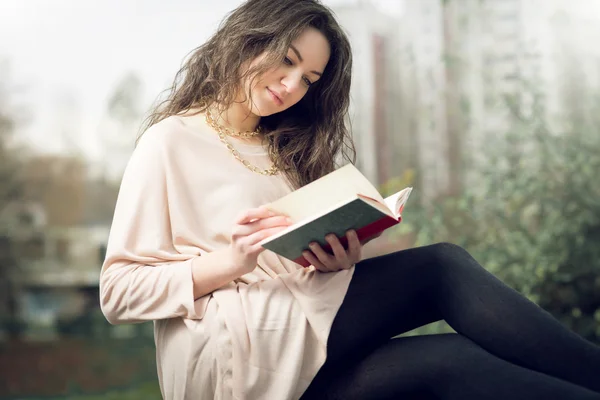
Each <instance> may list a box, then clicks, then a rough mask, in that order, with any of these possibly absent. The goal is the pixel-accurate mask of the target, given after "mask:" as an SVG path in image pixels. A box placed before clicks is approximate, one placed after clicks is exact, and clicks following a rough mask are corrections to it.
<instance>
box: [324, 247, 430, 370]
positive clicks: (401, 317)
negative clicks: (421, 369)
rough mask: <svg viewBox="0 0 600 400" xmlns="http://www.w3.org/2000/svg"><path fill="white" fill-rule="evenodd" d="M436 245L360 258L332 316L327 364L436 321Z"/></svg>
mask: <svg viewBox="0 0 600 400" xmlns="http://www.w3.org/2000/svg"><path fill="white" fill-rule="evenodd" d="M432 249H433V247H432V246H425V247H420V248H414V249H409V250H404V251H399V252H395V253H392V254H388V255H385V256H381V257H376V258H372V259H368V260H364V261H361V262H360V263H358V264H357V265H356V270H355V271H354V275H353V277H352V281H351V282H350V286H349V287H348V292H347V294H346V297H345V298H344V301H343V303H342V305H341V307H340V309H339V311H338V313H337V315H336V317H335V319H334V321H333V324H332V327H331V332H330V334H329V339H328V350H327V360H328V363H329V364H335V363H344V362H347V361H350V360H349V358H360V357H362V356H364V355H366V354H368V353H370V352H371V351H372V350H373V349H375V348H377V347H379V346H380V345H381V344H383V343H385V342H386V341H388V340H389V339H390V338H392V337H394V336H396V335H399V334H402V333H404V332H407V331H410V330H412V329H414V328H417V327H419V326H422V325H425V324H428V323H431V322H434V321H438V320H439V319H441V316H440V313H439V311H438V309H437V307H436V306H435V302H434V299H433V296H432V292H433V291H434V290H435V281H436V280H435V279H434V277H433V276H432V275H433V274H434V273H435V272H434V270H435V269H434V268H432V267H431V265H432V263H434V262H435V260H434V259H433V257H432Z"/></svg>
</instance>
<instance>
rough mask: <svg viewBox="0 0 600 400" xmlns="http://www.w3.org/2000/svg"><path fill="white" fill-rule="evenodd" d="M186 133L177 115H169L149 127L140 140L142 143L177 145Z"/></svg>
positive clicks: (139, 142) (140, 143)
mask: <svg viewBox="0 0 600 400" xmlns="http://www.w3.org/2000/svg"><path fill="white" fill-rule="evenodd" d="M183 133H184V126H182V125H181V123H180V122H179V121H178V120H177V118H176V116H174V115H171V116H168V117H166V118H164V119H162V120H160V121H158V122H156V123H155V124H153V125H151V126H150V127H149V128H147V129H146V130H145V131H144V132H143V134H142V135H141V137H140V138H139V140H138V144H139V145H142V144H145V143H147V145H150V144H153V145H175V144H177V142H178V139H179V138H181V136H182V134H183Z"/></svg>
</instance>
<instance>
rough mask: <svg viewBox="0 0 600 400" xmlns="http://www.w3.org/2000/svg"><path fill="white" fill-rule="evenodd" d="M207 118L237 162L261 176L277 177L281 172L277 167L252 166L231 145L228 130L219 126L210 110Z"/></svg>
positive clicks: (206, 115) (207, 112) (207, 121)
mask: <svg viewBox="0 0 600 400" xmlns="http://www.w3.org/2000/svg"><path fill="white" fill-rule="evenodd" d="M205 117H206V123H207V124H208V125H209V126H210V127H212V128H213V129H214V130H215V131H217V134H218V135H219V139H220V140H221V142H223V144H224V145H225V146H226V147H227V148H228V149H229V151H230V152H231V154H233V157H235V159H236V160H238V161H239V162H241V163H242V164H244V166H245V167H246V168H248V169H249V170H250V171H252V172H256V173H258V174H261V175H267V176H270V175H276V174H277V173H278V172H279V170H278V168H277V167H276V166H274V165H273V166H272V167H271V168H268V169H260V168H258V167H256V166H254V165H252V164H250V163H249V162H248V161H247V160H244V159H243V158H242V157H241V156H240V153H239V152H238V151H237V150H236V149H235V148H234V147H233V146H232V145H231V143H229V142H228V141H227V139H225V132H224V130H225V129H226V128H225V127H223V126H221V125H220V124H218V123H217V122H216V121H215V120H214V119H213V118H212V116H211V115H210V112H209V111H208V110H206V113H205Z"/></svg>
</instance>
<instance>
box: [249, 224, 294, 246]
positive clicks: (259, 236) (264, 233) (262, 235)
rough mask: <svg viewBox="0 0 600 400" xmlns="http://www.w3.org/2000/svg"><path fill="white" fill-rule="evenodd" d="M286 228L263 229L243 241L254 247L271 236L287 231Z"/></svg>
mask: <svg viewBox="0 0 600 400" xmlns="http://www.w3.org/2000/svg"><path fill="white" fill-rule="evenodd" d="M286 228H287V227H286V226H274V227H271V228H266V229H261V230H259V231H256V232H254V233H252V234H251V235H248V236H246V237H245V238H243V239H242V240H244V241H245V242H246V243H248V245H249V246H254V245H255V244H258V243H260V242H261V241H262V240H264V239H266V238H268V237H269V236H273V235H275V234H277V233H279V232H281V231H283V230H285V229H286Z"/></svg>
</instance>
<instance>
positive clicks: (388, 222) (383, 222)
mask: <svg viewBox="0 0 600 400" xmlns="http://www.w3.org/2000/svg"><path fill="white" fill-rule="evenodd" d="M401 221H402V217H400V218H398V219H395V218H391V217H384V218H381V219H378V220H377V221H375V222H373V223H370V224H369V225H365V226H363V227H362V228H360V229H357V230H356V234H357V235H358V240H359V241H363V240H367V239H369V238H371V237H373V236H375V235H376V234H378V233H379V232H382V231H384V230H386V229H388V228H389V227H392V226H394V225H396V224H399V223H400V222H401ZM338 239H339V240H340V243H341V244H342V246H344V248H345V249H347V248H348V238H347V237H346V236H343V237H338ZM321 247H322V248H323V250H325V251H326V252H328V253H332V250H331V246H330V245H329V244H327V245H325V246H321ZM293 261H294V262H295V263H297V264H300V265H302V266H303V267H305V268H306V267H310V265H311V264H310V262H308V261H307V260H306V259H305V258H304V256H300V257H298V258H296V259H295V260H293Z"/></svg>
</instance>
